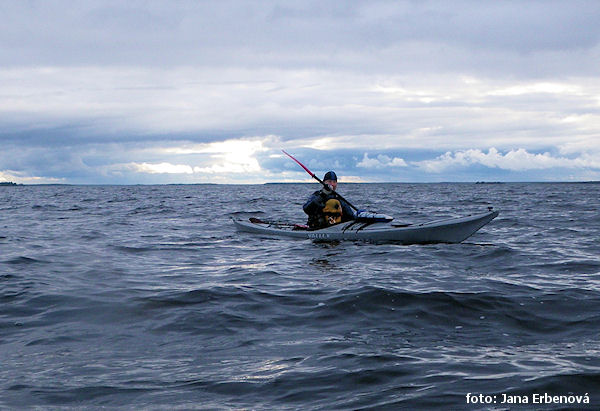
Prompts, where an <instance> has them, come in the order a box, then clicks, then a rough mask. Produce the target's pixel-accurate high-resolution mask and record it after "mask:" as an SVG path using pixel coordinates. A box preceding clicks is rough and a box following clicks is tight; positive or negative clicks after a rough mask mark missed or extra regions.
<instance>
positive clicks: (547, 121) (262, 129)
mask: <svg viewBox="0 0 600 411" xmlns="http://www.w3.org/2000/svg"><path fill="white" fill-rule="evenodd" d="M0 15H1V16H2V25H0V143H1V146H0V181H3V180H9V181H14V182H18V183H73V184H104V183H110V184H137V183H141V184H150V183H263V182H273V181H309V179H310V177H308V175H307V174H305V173H304V171H303V170H302V169H301V168H299V167H298V166H297V165H296V164H295V163H294V162H292V161H291V160H290V159H289V158H286V157H285V156H283V154H282V153H281V149H285V150H287V151H288V152H290V153H292V154H294V155H295V156H296V157H297V158H298V159H299V160H301V161H303V162H304V163H305V164H306V165H307V166H308V167H309V168H311V169H312V170H313V171H314V172H316V173H317V174H319V175H321V174H323V173H324V172H325V171H327V170H328V169H334V170H335V171H336V172H337V173H338V176H340V180H341V181H362V182H379V181H398V182H429V181H480V180H486V181H587V180H600V24H598V22H599V21H600V2H599V1H595V0H592V1H576V0H571V1H551V0H543V1H533V0H528V1H516V0H515V1H509V0H507V1H460V0H459V1H452V2H449V1H445V0H443V1H384V0H370V1H327V0H318V1H308V0H299V1H295V2H291V1H270V0H261V1H251V0H239V1H238V0H230V1H227V0H219V1H177V2H173V1H166V0H165V1H136V0H130V1H127V2H123V1H110V0H104V1H86V0H80V1H60V0H59V1H52V2H48V1H35V0H29V1H10V0H6V1H2V0H0Z"/></svg>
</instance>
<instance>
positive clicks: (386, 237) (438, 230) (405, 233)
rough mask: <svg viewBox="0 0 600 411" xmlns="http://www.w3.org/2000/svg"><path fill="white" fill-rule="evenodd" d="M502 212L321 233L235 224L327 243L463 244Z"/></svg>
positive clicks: (357, 224) (343, 226)
mask: <svg viewBox="0 0 600 411" xmlns="http://www.w3.org/2000/svg"><path fill="white" fill-rule="evenodd" d="M498 213H499V212H498V211H492V210H490V211H488V212H485V213H480V214H474V215H468V216H465V217H457V218H447V219H443V220H436V221H430V222H426V223H421V224H397V223H393V222H374V223H370V222H364V221H348V222H344V223H339V224H336V225H333V226H330V227H327V228H322V229H318V230H310V229H307V228H306V226H302V225H299V224H291V223H283V222H267V221H262V220H259V219H250V220H251V221H250V220H239V219H234V220H233V222H234V224H235V226H236V227H237V229H238V230H239V231H244V232H250V233H256V234H263V235H269V236H271V235H273V236H282V237H290V238H308V239H316V240H325V241H339V240H362V241H373V242H388V241H389V242H399V243H402V244H428V243H460V242H462V241H464V240H465V239H467V238H468V237H470V236H471V235H473V234H474V233H475V232H477V230H479V229H480V228H481V227H483V226H484V225H486V224H487V223H489V222H490V221H492V220H493V219H494V218H496V217H497V216H498Z"/></svg>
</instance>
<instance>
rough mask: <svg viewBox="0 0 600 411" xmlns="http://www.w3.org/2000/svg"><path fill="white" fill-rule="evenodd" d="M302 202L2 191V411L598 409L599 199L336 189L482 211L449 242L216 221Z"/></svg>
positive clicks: (583, 191)
mask: <svg viewBox="0 0 600 411" xmlns="http://www.w3.org/2000/svg"><path fill="white" fill-rule="evenodd" d="M315 187H316V186H314V185H259V186H218V185H217V186H210V185H209V186H117V187H109V186H98V187H96V186H19V187H0V364H1V367H0V408H9V409H14V408H32V407H36V406H39V407H42V408H47V407H50V408H52V407H58V408H61V407H71V406H73V407H85V408H94V407H115V408H120V409H123V408H124V409H139V408H147V409H192V408H199V409H206V408H209V409H221V408H223V409H228V408H236V409H239V408H248V409H303V410H310V409H323V410H330V409H363V408H366V409H434V408H440V409H506V408H508V406H506V405H502V404H499V402H501V400H502V394H510V395H512V396H517V395H518V396H519V398H523V397H526V398H527V399H529V401H531V400H532V398H533V397H532V396H533V394H534V393H541V394H543V393H547V394H549V395H584V394H588V395H589V400H590V402H591V404H590V407H592V408H596V409H598V408H600V394H598V392H600V357H599V355H598V354H599V352H600V341H599V334H600V236H599V234H600V214H599V210H600V200H599V199H600V185H598V184H490V185H487V184H477V185H476V184H416V185H411V184H385V185H352V184H347V185H341V186H340V191H341V192H342V194H344V195H345V196H346V197H347V198H348V199H349V200H351V201H352V202H353V203H355V204H356V205H360V206H361V207H364V208H369V209H372V210H376V211H379V212H383V213H386V214H390V215H394V216H396V219H397V220H398V221H406V222H415V221H426V220H430V219H436V218H440V217H448V216H455V215H466V214H470V213H475V212H479V211H482V210H485V209H486V208H487V207H488V206H494V207H495V208H497V209H500V210H501V214H500V216H499V217H498V218H497V219H495V220H494V221H492V222H491V223H490V224H489V225H487V226H486V227H484V228H483V229H481V230H480V231H479V232H478V233H476V234H475V235H474V236H473V237H471V238H470V239H468V240H467V241H466V242H465V243H463V244H455V245H448V244H439V245H426V246H423V245H415V246H402V245H396V244H369V243H358V242H357V243H354V242H342V243H318V242H313V241H310V240H289V239H274V238H260V237H257V236H253V235H251V234H246V233H237V232H236V231H235V230H234V227H233V224H231V222H230V218H231V216H236V217H240V216H241V217H245V216H250V215H256V216H259V217H262V218H274V219H281V220H295V221H304V216H303V214H302V211H301V204H302V202H303V201H304V199H305V197H307V196H308V195H309V194H310V193H311V192H312V190H314V189H315ZM467 393H472V394H484V395H489V396H494V395H495V396H496V397H495V398H496V401H497V404H495V405H494V404H491V405H489V404H488V405H480V404H467V402H466V394H467ZM555 407H556V408H559V407H561V406H559V405H538V406H536V407H534V408H536V409H544V408H555ZM562 407H564V404H563V405H562Z"/></svg>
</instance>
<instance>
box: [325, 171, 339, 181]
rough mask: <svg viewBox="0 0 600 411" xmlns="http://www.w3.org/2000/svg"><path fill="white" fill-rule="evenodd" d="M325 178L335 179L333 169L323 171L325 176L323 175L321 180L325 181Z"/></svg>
mask: <svg viewBox="0 0 600 411" xmlns="http://www.w3.org/2000/svg"><path fill="white" fill-rule="evenodd" d="M326 180H331V181H337V176H336V175H335V173H334V172H333V171H328V172H326V173H325V176H324V177H323V181H326Z"/></svg>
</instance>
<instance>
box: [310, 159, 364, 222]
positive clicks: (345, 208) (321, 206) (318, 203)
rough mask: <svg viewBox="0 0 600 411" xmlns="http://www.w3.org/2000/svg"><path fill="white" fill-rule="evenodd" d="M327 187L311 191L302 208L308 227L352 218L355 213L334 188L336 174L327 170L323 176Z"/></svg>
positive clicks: (335, 186) (335, 185)
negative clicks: (306, 215) (306, 217)
mask: <svg viewBox="0 0 600 411" xmlns="http://www.w3.org/2000/svg"><path fill="white" fill-rule="evenodd" d="M323 183H325V185H326V186H327V187H323V188H322V189H321V190H318V191H315V192H314V193H312V195H311V196H310V198H309V199H308V200H307V201H306V203H304V206H302V208H303V209H304V212H305V213H306V214H308V223H307V224H308V226H309V227H310V228H323V227H328V226H330V225H333V224H337V223H340V222H344V221H350V220H354V218H355V214H354V210H352V207H350V205H348V203H347V202H346V201H344V200H342V199H340V198H339V197H338V196H337V195H336V193H335V190H336V188H337V175H336V174H335V173H334V172H333V171H328V172H327V173H325V176H324V177H323Z"/></svg>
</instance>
